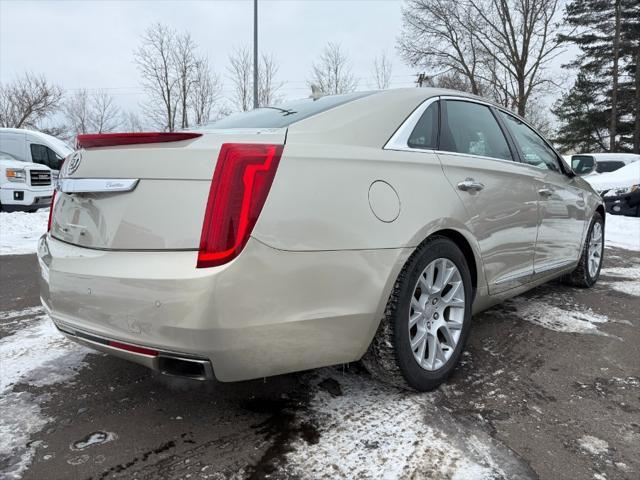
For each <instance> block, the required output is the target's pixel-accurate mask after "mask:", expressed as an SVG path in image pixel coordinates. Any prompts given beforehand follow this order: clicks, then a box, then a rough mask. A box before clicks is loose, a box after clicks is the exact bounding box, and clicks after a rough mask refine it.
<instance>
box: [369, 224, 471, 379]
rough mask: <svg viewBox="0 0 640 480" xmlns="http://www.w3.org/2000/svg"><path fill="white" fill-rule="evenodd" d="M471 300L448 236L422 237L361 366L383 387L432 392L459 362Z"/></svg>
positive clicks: (466, 273)
mask: <svg viewBox="0 0 640 480" xmlns="http://www.w3.org/2000/svg"><path fill="white" fill-rule="evenodd" d="M472 301H473V296H472V284H471V275H470V273H469V267H468V266H467V262H466V260H465V257H464V255H463V253H462V252H461V251H460V249H459V248H458V247H457V245H456V244H455V243H454V242H452V241H451V240H449V239H448V238H445V237H440V236H435V237H432V238H430V239H428V240H427V241H426V242H425V243H424V244H423V245H422V246H421V247H420V248H419V249H418V250H416V252H414V254H413V255H412V256H411V257H410V258H409V260H408V261H407V264H406V265H405V266H404V268H403V269H402V272H401V273H400V275H399V276H398V279H397V281H396V284H395V286H394V289H393V292H392V294H391V296H390V298H389V301H388V303H387V308H386V310H385V316H384V318H383V319H382V321H381V323H380V326H379V327H378V331H377V332H376V336H375V337H374V339H373V341H372V343H371V345H370V347H369V350H368V351H367V353H366V354H365V356H364V358H363V359H362V362H363V363H364V365H365V367H366V368H367V369H368V370H369V371H370V372H371V374H372V375H373V376H375V377H377V378H379V379H381V380H383V381H386V382H387V383H391V384H393V385H396V386H399V387H403V388H409V389H414V390H418V391H427V390H432V389H434V388H435V387H437V386H438V385H440V384H441V383H442V382H444V381H445V380H446V379H447V378H448V377H449V376H450V375H451V373H452V372H453V369H454V368H455V366H456V364H457V363H458V360H459V359H460V355H461V354H462V349H463V348H464V344H465V342H466V339H467V336H468V333H469V327H470V323H471V304H472Z"/></svg>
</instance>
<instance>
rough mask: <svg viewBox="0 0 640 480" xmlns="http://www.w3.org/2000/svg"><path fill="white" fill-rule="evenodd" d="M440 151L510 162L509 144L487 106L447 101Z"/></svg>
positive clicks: (511, 158)
mask: <svg viewBox="0 0 640 480" xmlns="http://www.w3.org/2000/svg"><path fill="white" fill-rule="evenodd" d="M440 136H441V138H440V150H443V151H447V152H457V153H466V154H469V155H479V156H482V157H491V158H499V159H501V160H513V157H512V156H511V151H510V150H509V144H508V143H507V139H506V138H505V136H504V134H503V133H502V130H501V129H500V125H498V122H497V120H496V119H495V117H494V116H493V113H491V110H490V109H489V107H487V106H485V105H480V104H478V103H472V102H464V101H459V100H447V114H446V121H445V122H444V125H442V132H441V134H440Z"/></svg>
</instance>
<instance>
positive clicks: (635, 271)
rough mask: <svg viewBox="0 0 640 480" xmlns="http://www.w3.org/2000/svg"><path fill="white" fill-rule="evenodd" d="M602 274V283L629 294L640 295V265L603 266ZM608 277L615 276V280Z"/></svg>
mask: <svg viewBox="0 0 640 480" xmlns="http://www.w3.org/2000/svg"><path fill="white" fill-rule="evenodd" d="M600 275H601V281H600V283H602V284H604V285H607V286H608V287H611V288H613V289H614V290H617V291H619V292H622V293H626V294H627V295H633V296H635V297H640V267H612V268H603V269H602V270H601V272H600ZM602 277H605V278H604V279H602ZM607 277H613V278H615V280H614V281H610V280H609V279H608V278H607Z"/></svg>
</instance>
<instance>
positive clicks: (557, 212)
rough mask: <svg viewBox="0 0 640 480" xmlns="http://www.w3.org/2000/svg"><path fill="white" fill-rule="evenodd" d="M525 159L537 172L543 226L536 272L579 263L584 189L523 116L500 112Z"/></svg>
mask: <svg viewBox="0 0 640 480" xmlns="http://www.w3.org/2000/svg"><path fill="white" fill-rule="evenodd" d="M500 115H501V117H502V119H503V121H504V122H505V124H506V125H507V128H508V129H509V131H510V132H511V133H512V135H513V138H514V141H515V142H516V144H517V146H518V148H519V150H520V156H521V159H522V162H523V163H524V164H525V165H529V168H530V169H531V170H532V171H535V172H536V181H535V182H536V190H537V193H538V200H539V215H540V220H539V222H540V226H539V227H538V240H537V242H536V252H535V259H534V265H533V268H534V271H535V274H536V275H542V274H545V273H549V272H550V271H553V270H556V269H560V268H563V267H566V266H567V265H570V264H572V263H575V262H576V261H577V260H578V258H579V256H580V251H581V247H582V238H583V234H584V229H585V225H586V202H585V198H584V191H583V190H582V189H581V188H578V187H577V186H576V185H575V184H574V183H575V180H574V178H571V177H569V176H567V175H566V174H565V173H564V172H563V170H562V167H561V165H560V159H559V158H558V155H557V154H556V153H555V151H554V150H553V149H552V148H551V147H550V146H549V145H548V144H547V143H546V142H545V140H544V139H543V138H542V137H541V136H540V135H538V134H537V133H536V132H535V131H534V130H533V129H531V128H530V127H529V126H527V125H526V124H525V123H524V122H522V121H521V120H520V119H518V118H516V117H514V116H512V115H510V114H508V113H505V112H503V111H500Z"/></svg>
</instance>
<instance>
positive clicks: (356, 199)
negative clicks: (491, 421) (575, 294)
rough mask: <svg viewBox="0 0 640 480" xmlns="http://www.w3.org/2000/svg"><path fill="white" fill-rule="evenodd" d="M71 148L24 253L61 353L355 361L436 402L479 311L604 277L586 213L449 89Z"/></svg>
mask: <svg viewBox="0 0 640 480" xmlns="http://www.w3.org/2000/svg"><path fill="white" fill-rule="evenodd" d="M78 146H79V148H80V149H79V150H78V151H77V152H75V153H73V154H72V155H71V156H70V157H68V158H67V160H66V162H65V165H64V168H63V170H62V172H61V177H60V183H59V190H58V192H57V195H56V199H55V201H54V207H53V208H52V218H51V224H50V230H49V232H48V233H47V234H46V235H44V236H43V237H42V238H41V239H40V242H39V245H38V258H39V263H40V268H41V299H42V302H43V305H44V307H45V309H46V310H47V311H48V313H49V314H50V317H51V319H52V320H53V322H54V323H55V324H56V326H57V327H58V329H59V330H60V331H61V332H63V333H64V334H65V335H67V336H69V337H70V338H72V339H74V340H75V341H78V342H81V343H84V344H86V345H89V346H91V347H93V348H95V349H99V350H103V351H105V352H109V353H111V354H113V355H118V356H121V357H124V358H127V359H129V360H132V361H135V362H139V363H141V364H144V365H146V366H148V367H151V368H154V369H156V370H159V371H160V372H163V373H166V374H171V375H185V376H188V377H191V378H198V379H206V378H213V377H214V376H215V377H216V378H217V379H218V380H221V381H238V380H246V379H251V378H260V377H266V376H269V375H277V374H281V373H286V372H293V371H297V370H304V369H309V368H316V367H321V366H326V365H334V364H340V363H347V362H352V361H356V360H359V359H363V362H364V363H365V365H366V366H367V368H369V370H370V371H371V372H372V373H373V374H375V375H376V376H377V377H379V378H381V379H384V380H386V381H388V382H390V383H393V384H395V385H399V386H402V387H408V388H413V389H417V390H428V389H432V388H434V387H435V386H437V385H438V384H439V383H441V382H443V381H444V380H445V379H446V378H447V377H448V376H449V375H450V374H451V373H452V372H453V370H454V368H455V366H456V364H457V362H458V360H459V358H460V356H461V355H462V351H463V348H464V343H465V340H466V338H467V336H468V335H469V332H470V326H471V315H472V313H473V312H480V311H482V310H484V309H486V308H489V307H490V306H491V305H494V304H495V303H498V302H500V301H501V300H503V299H505V298H508V297H511V296H514V295H517V294H519V293H522V292H524V291H526V290H529V289H531V288H533V287H535V286H536V285H540V284H541V283H544V282H547V281H549V280H552V279H554V278H558V277H563V278H564V279H565V280H566V281H567V282H568V283H570V284H572V285H577V286H580V287H590V286H592V285H593V284H594V283H595V282H596V281H597V279H598V276H599V273H600V267H601V265H602V255H603V252H604V250H603V230H604V223H605V219H604V215H605V211H604V205H603V202H602V199H601V198H600V196H599V195H598V194H597V193H596V192H594V191H593V189H592V188H591V187H590V186H589V184H587V183H586V182H585V181H584V180H583V179H582V178H580V177H578V176H576V175H575V173H574V172H573V171H572V170H571V169H570V167H568V166H567V165H566V164H565V163H564V162H563V161H562V159H561V157H560V156H559V154H558V153H557V152H556V151H555V150H554V149H553V148H552V147H551V146H550V144H549V143H548V142H547V141H546V140H545V139H544V138H543V137H542V136H540V135H539V134H538V133H536V132H535V130H533V129H532V128H531V127H530V126H529V125H527V124H526V123H525V122H524V121H523V120H522V119H520V118H518V117H517V116H515V115H514V114H513V113H512V112H509V111H507V110H505V109H503V108H501V107H499V106H497V105H494V104H491V103H489V102H487V101H485V100H483V99H481V98H478V97H473V96H469V95H466V94H463V93H461V92H454V91H449V90H437V89H428V88H411V89H400V90H384V91H380V92H357V93H352V94H347V95H336V96H327V97H321V98H316V99H314V98H309V99H303V100H299V101H292V102H289V103H287V104H284V105H281V106H278V107H266V108H259V109H256V110H254V111H251V112H245V113H241V114H238V115H234V116H230V117H227V118H225V119H222V120H219V121H218V122H215V123H214V124H212V125H209V126H206V127H205V128H203V129H202V130H194V131H190V132H177V133H131V134H102V135H82V136H79V137H78ZM504 328H505V329H508V328H510V327H509V326H505V327H504Z"/></svg>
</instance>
